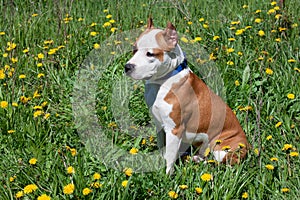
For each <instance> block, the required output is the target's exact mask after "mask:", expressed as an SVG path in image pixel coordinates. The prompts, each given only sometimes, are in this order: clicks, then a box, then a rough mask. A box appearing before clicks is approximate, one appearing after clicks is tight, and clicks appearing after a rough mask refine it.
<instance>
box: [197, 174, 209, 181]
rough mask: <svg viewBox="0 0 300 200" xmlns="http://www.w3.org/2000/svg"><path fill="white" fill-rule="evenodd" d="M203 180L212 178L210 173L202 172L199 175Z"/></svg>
mask: <svg viewBox="0 0 300 200" xmlns="http://www.w3.org/2000/svg"><path fill="white" fill-rule="evenodd" d="M200 178H201V179H202V180H203V181H210V180H212V175H211V174H208V173H204V174H203V175H201V177H200Z"/></svg>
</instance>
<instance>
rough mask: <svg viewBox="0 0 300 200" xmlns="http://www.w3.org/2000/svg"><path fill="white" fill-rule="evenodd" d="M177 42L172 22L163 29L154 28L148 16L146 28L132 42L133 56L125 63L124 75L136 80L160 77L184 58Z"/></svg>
mask: <svg viewBox="0 0 300 200" xmlns="http://www.w3.org/2000/svg"><path fill="white" fill-rule="evenodd" d="M177 42H178V35H177V32H176V29H175V27H174V26H173V24H171V23H170V22H168V24H167V27H166V28H165V29H164V30H161V29H156V28H154V26H153V22H152V19H151V18H149V19H148V25H147V29H146V30H145V31H144V32H143V33H142V34H141V35H140V36H139V38H138V39H137V41H136V42H135V44H134V49H133V54H134V55H133V57H132V58H131V59H130V60H129V61H128V62H127V63H126V65H125V73H126V75H128V76H130V77H132V78H133V79H138V80H156V79H159V78H162V77H163V76H164V75H166V74H167V73H169V72H170V71H172V70H173V69H174V68H176V66H177V65H179V64H180V63H181V62H182V61H183V59H184V56H183V53H182V51H181V49H180V47H179V46H178V45H177Z"/></svg>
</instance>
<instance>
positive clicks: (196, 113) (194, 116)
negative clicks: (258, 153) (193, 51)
mask: <svg viewBox="0 0 300 200" xmlns="http://www.w3.org/2000/svg"><path fill="white" fill-rule="evenodd" d="M164 100H165V101H166V102H167V103H169V104H171V105H172V112H171V113H170V118H171V119H172V120H173V121H174V123H175V128H174V129H173V130H172V133H173V134H174V135H176V136H177V137H181V136H182V134H183V132H184V131H188V132H192V133H207V135H208V137H209V143H210V148H211V149H212V150H213V151H216V150H222V147H224V146H230V147H231V149H230V152H232V153H228V154H227V156H226V157H225V158H224V162H225V161H226V160H230V161H229V162H230V163H236V162H238V160H239V159H240V158H243V157H245V155H246V152H247V149H248V147H249V144H248V142H247V139H246V135H245V133H244V131H243V130H242V127H241V126H240V124H239V122H238V120H237V118H236V116H235V115H234V113H233V112H232V110H231V109H230V108H229V107H228V106H227V105H226V104H225V103H224V101H223V100H222V99H221V98H220V97H219V96H217V95H216V94H214V93H213V92H212V91H211V90H210V89H209V88H208V87H207V86H206V85H205V83H204V82H203V81H202V80H201V79H199V78H198V77H197V76H196V75H195V74H193V73H192V72H190V74H189V75H187V76H185V77H184V78H182V79H181V80H180V81H179V82H178V83H174V84H173V85H172V88H171V90H170V91H169V93H168V94H167V95H166V97H165V98H164ZM215 140H221V141H222V143H221V144H219V145H215ZM240 143H242V144H244V145H245V148H240V147H239V144H240ZM236 150H239V152H238V153H239V155H237V154H236ZM233 152H234V153H233Z"/></svg>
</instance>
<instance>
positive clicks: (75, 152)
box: [70, 148, 77, 156]
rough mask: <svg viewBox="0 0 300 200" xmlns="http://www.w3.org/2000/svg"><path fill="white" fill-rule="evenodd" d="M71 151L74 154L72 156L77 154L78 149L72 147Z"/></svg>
mask: <svg viewBox="0 0 300 200" xmlns="http://www.w3.org/2000/svg"><path fill="white" fill-rule="evenodd" d="M70 151H71V155H72V156H76V154H77V151H76V149H75V148H71V149H70Z"/></svg>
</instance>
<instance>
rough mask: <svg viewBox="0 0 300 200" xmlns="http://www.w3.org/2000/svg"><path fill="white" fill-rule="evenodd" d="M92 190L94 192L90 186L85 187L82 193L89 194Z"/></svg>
mask: <svg viewBox="0 0 300 200" xmlns="http://www.w3.org/2000/svg"><path fill="white" fill-rule="evenodd" d="M91 192H92V190H91V189H90V188H84V189H83V190H82V194H83V195H84V196H87V195H89V194H90V193H91Z"/></svg>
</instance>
